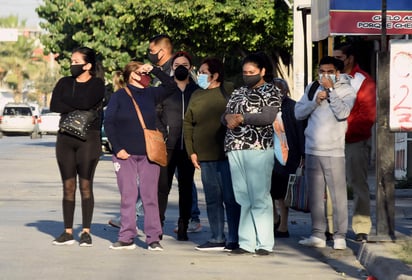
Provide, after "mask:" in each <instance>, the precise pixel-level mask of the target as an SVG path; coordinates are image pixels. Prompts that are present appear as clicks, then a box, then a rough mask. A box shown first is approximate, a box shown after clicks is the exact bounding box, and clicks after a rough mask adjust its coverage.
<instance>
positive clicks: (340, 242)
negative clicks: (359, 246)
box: [333, 238, 346, 250]
mask: <svg viewBox="0 0 412 280" xmlns="http://www.w3.org/2000/svg"><path fill="white" fill-rule="evenodd" d="M333 249H335V250H345V249H346V240H345V239H344V238H336V239H335V240H333Z"/></svg>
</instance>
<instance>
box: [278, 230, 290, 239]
mask: <svg viewBox="0 0 412 280" xmlns="http://www.w3.org/2000/svg"><path fill="white" fill-rule="evenodd" d="M275 237H276V238H289V231H278V230H277V231H275Z"/></svg>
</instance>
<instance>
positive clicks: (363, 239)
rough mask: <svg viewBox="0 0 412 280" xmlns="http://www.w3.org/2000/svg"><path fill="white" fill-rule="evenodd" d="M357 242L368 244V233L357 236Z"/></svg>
mask: <svg viewBox="0 0 412 280" xmlns="http://www.w3.org/2000/svg"><path fill="white" fill-rule="evenodd" d="M355 240H356V241H357V242H362V243H366V242H368V235H367V234H366V233H358V234H357V235H356V239H355Z"/></svg>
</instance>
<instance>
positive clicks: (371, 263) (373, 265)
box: [357, 243, 412, 280]
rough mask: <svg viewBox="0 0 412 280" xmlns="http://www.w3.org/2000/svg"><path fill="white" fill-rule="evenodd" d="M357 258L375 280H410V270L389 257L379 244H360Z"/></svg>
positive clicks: (411, 276)
mask: <svg viewBox="0 0 412 280" xmlns="http://www.w3.org/2000/svg"><path fill="white" fill-rule="evenodd" d="M357 258H358V260H359V262H360V263H361V264H362V265H363V266H364V267H365V268H366V270H367V271H368V273H369V275H373V276H374V277H375V278H376V279H377V280H412V269H411V268H409V267H408V266H407V265H406V264H404V263H403V262H401V261H399V260H397V259H394V258H392V257H391V256H389V255H388V253H387V252H385V250H384V249H383V248H382V246H381V245H379V244H371V243H365V244H362V246H361V247H360V249H359V252H358V256H357Z"/></svg>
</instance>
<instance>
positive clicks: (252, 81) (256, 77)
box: [243, 74, 262, 88]
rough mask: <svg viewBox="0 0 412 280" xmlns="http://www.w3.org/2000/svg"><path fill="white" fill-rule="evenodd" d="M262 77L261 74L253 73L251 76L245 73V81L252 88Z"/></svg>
mask: <svg viewBox="0 0 412 280" xmlns="http://www.w3.org/2000/svg"><path fill="white" fill-rule="evenodd" d="M260 79H262V77H261V76H260V74H256V75H251V76H249V75H243V81H244V82H245V85H247V86H248V87H250V88H252V87H253V86H254V85H256V84H257V83H258V82H259V81H260Z"/></svg>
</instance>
